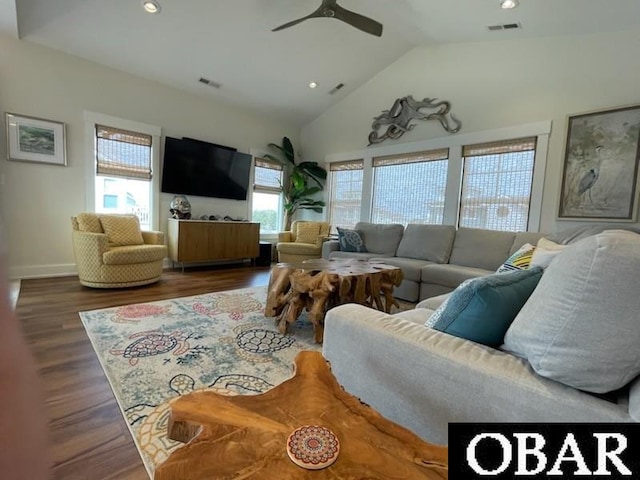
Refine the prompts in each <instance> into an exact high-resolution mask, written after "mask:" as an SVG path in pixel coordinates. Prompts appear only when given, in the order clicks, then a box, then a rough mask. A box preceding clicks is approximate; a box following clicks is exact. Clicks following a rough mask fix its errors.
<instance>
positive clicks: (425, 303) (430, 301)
mask: <svg viewBox="0 0 640 480" xmlns="http://www.w3.org/2000/svg"><path fill="white" fill-rule="evenodd" d="M449 295H451V293H443V294H442V295H437V296H435V297H431V298H425V299H424V300H422V301H421V302H420V303H418V304H417V305H416V308H426V309H427V310H437V309H438V307H439V306H440V305H442V304H443V303H444V301H445V300H446V299H447V298H449Z"/></svg>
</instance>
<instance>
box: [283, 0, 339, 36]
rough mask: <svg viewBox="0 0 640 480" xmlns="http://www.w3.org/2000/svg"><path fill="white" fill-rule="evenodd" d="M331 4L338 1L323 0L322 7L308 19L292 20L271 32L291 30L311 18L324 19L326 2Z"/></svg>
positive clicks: (307, 17)
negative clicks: (290, 28)
mask: <svg viewBox="0 0 640 480" xmlns="http://www.w3.org/2000/svg"><path fill="white" fill-rule="evenodd" d="M327 1H328V2H329V3H330V4H333V3H335V2H336V1H337V0H323V2H322V5H321V6H320V7H318V8H317V9H316V10H314V12H313V13H310V14H309V15H307V16H306V17H302V18H298V19H297V20H292V21H290V22H287V23H284V24H282V25H280V26H279V27H276V28H274V29H273V30H271V31H272V32H277V31H278V30H284V29H285V28H289V27H293V26H294V25H297V24H299V23H300V22H304V21H305V20H308V19H310V18H318V17H324V15H323V13H322V12H323V11H324V9H325V2H327Z"/></svg>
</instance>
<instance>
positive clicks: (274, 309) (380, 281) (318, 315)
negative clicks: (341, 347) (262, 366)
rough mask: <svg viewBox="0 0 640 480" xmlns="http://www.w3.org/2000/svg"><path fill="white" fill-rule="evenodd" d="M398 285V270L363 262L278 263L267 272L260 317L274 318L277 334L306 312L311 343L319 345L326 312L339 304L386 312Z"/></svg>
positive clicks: (320, 260) (283, 331) (285, 329)
mask: <svg viewBox="0 0 640 480" xmlns="http://www.w3.org/2000/svg"><path fill="white" fill-rule="evenodd" d="M401 282H402V270H401V269H400V268H399V267H396V266H394V265H385V264H384V263H379V262H371V261H367V260H352V259H348V260H347V259H345V260H322V259H318V260H307V261H305V262H302V263H300V264H292V263H278V264H277V265H276V266H275V267H273V269H272V270H271V278H270V279H269V287H268V289H267V304H266V307H265V311H264V314H265V316H267V317H276V325H278V329H279V330H280V333H286V331H287V327H288V326H289V324H291V323H293V322H295V321H296V319H297V318H298V317H299V316H300V314H301V313H302V311H303V310H304V309H306V310H307V311H308V312H309V319H310V320H311V322H312V323H313V328H314V334H315V340H316V342H317V343H322V337H323V332H324V316H325V313H326V312H327V310H329V309H330V308H332V307H334V306H336V305H342V304H343V303H359V304H361V305H366V306H367V307H372V308H377V309H378V310H381V311H384V312H386V313H389V312H390V311H391V305H395V306H398V302H397V301H396V299H395V298H393V288H394V286H398V285H400V283H401Z"/></svg>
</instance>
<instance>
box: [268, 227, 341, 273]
mask: <svg viewBox="0 0 640 480" xmlns="http://www.w3.org/2000/svg"><path fill="white" fill-rule="evenodd" d="M330 228H331V227H330V225H329V224H328V223H327V222H309V221H305V220H297V221H295V222H293V223H292V224H291V230H290V231H287V232H280V233H278V244H277V245H276V248H277V250H278V261H279V262H287V263H295V262H301V261H303V260H309V259H312V258H320V257H321V256H322V243H323V242H324V241H325V240H326V237H327V236H328V235H329V230H330Z"/></svg>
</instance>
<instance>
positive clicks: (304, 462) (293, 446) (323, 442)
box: [287, 425, 340, 470]
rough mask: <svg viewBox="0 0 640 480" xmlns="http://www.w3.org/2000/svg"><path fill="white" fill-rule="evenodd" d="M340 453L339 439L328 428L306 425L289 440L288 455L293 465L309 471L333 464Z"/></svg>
mask: <svg viewBox="0 0 640 480" xmlns="http://www.w3.org/2000/svg"><path fill="white" fill-rule="evenodd" d="M339 452H340V442H339V441H338V437H336V436H335V434H334V433H333V432H332V431H331V430H329V429H328V428H326V427H321V426H318V425H305V426H304V427H300V428H297V429H296V430H294V431H293V432H292V433H291V435H289V438H287V454H288V455H289V458H290V459H291V461H292V462H293V463H295V464H296V465H298V466H299V467H302V468H306V469H307V470H319V469H321V468H325V467H328V466H329V465H331V464H333V462H335V461H336V459H337V458H338V453H339Z"/></svg>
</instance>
